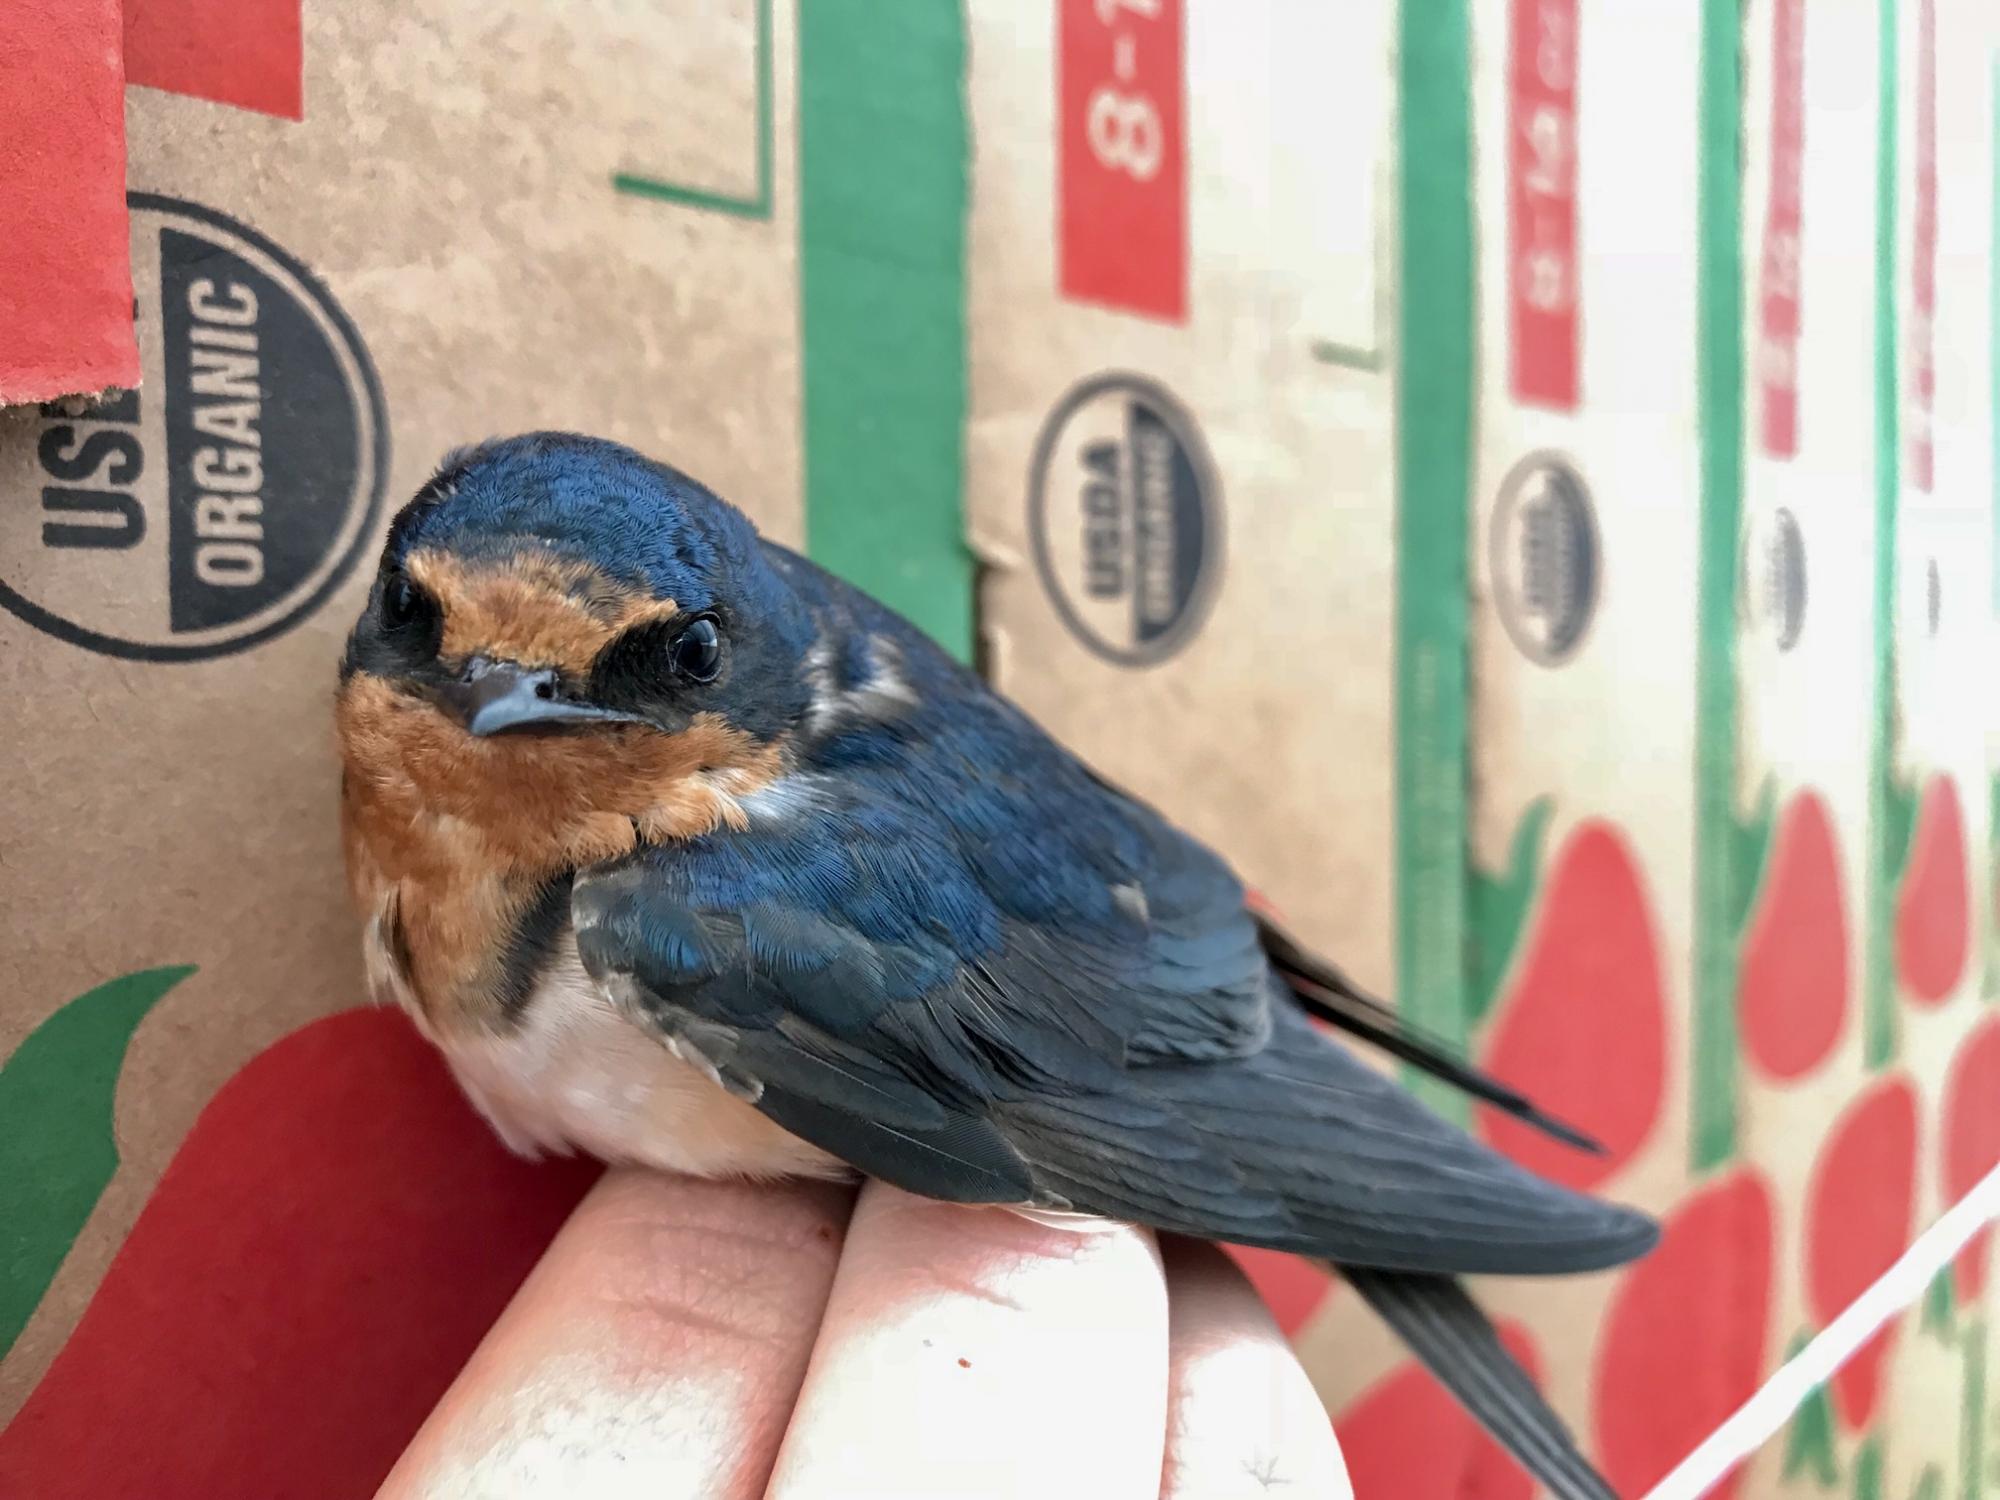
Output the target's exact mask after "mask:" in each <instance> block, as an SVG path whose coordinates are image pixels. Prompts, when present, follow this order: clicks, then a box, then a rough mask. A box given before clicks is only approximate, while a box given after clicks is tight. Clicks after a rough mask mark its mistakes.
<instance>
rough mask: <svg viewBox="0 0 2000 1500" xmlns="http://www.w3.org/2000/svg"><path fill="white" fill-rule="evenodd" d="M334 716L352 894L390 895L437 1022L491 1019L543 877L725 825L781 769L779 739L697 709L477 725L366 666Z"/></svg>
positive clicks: (370, 904)
mask: <svg viewBox="0 0 2000 1500" xmlns="http://www.w3.org/2000/svg"><path fill="white" fill-rule="evenodd" d="M335 722H336V725H337V729H338V733H339V737H340V751H341V759H342V762H343V766H344V772H345V774H344V775H343V777H342V788H341V792H342V795H341V818H342V825H343V834H344V843H345V846H346V850H347V857H348V866H349V874H350V878H351V880H352V882H353V886H354V892H355V896H356V899H357V901H358V902H359V904H360V905H361V906H362V908H363V910H364V911H366V912H369V913H371V914H372V913H374V912H376V911H378V910H380V909H382V907H383V906H384V904H385V903H391V902H393V905H394V908H395V910H396V911H397V913H398V914H399V919H400V925H401V936H402V939H403V942H404V945H405V948H406V950H407V954H408V962H409V968H410V976H409V977H410V980H411V983H412V986H413V988H414V990H415V992H416V998H417V1001H418V1003H419V1004H420V1006H421V1007H422V1009H423V1012H424V1014H425V1016H426V1018H427V1019H428V1020H429V1021H430V1023H431V1024H432V1026H433V1027H436V1028H446V1027H448V1026H449V1025H451V1024H453V1022H454V1021H456V1022H457V1023H458V1024H468V1023H469V1024H490V1023H491V1022H492V1021H493V1020H494V1019H495V1016H494V1014H493V1002H492V1001H491V999H490V985H489V982H488V981H489V980H490V977H491V975H492V973H493V972H494V971H493V965H494V964H495V963H496V962H497V958H498V955H499V953H500V952H501V950H502V948H503V947H504V945H505V942H506V940H507V936H508V934H509V933H510V932H511V931H512V929H513V925H514V924H515V923H516V922H518V921H519V920H520V917H521V914H522V913H523V912H524V911H525V910H526V909H527V906H528V904H529V902H530V901H532V899H533V898H534V895H535V893H536V892H537V891H539V890H540V889H541V888H542V887H543V885H544V884H545V883H546V882H547V881H548V880H549V879H550V878H552V877H554V876H556V875H558V874H560V873H562V872H563V871H565V870H574V869H577V868H580V867H581V866H584V865H589V864H595V863H598V862H599V861H602V860H607V859H615V858H617V857H619V856H621V855H624V854H629V853H631V852H632V851H633V850H634V849H636V848H637V847H638V846H639V845H640V844H641V843H642V842H647V843H658V842H668V841H671V840H675V839H684V838H692V837H695V836H697V835H699V834H703V833H708V832H711V831H713V830H714V829H716V828H718V827H723V826H733V827H740V826H742V824H743V821H744V814H743V811H742V808H741V806H740V805H739V803H738V800H737V799H738V798H740V797H742V796H745V795H747V794H748V793H750V792H754V791H756V790H757V789H758V788H759V787H762V786H767V785H769V784H770V783H771V782H772V781H773V780H775V779H776V778H777V777H778V776H780V775H781V774H783V771H784V752H783V750H782V749H781V748H780V747H779V746H778V745H775V744H763V743H760V742H758V741H757V740H754V739H752V738H751V737H750V736H749V735H747V734H744V733H743V732H742V731H740V730H737V729H732V728H730V727H729V726H728V725H727V724H725V723H723V722H722V721H721V720H720V719H717V718H714V717H712V716H709V715H700V716H698V717H697V718H696V719H695V720H694V722H693V723H692V724H691V725H690V726H689V727H688V728H687V729H685V730H683V731H682V732H680V733H678V734H667V733H665V732H663V731H661V730H658V729H652V728H648V727H646V726H644V725H637V724H618V725H606V726H603V727H601V728H597V727H593V728H589V729H585V730H581V731H578V732H576V733H566V734H556V735H505V734H503V735H495V736H493V737H491V738H488V739H479V738H476V737H474V736H472V735H470V734H467V733H466V732H465V730H464V729H463V728H461V727H460V726H459V725H458V724H456V723H454V722H453V721H452V720H450V719H449V718H447V717H446V716H445V715H444V714H442V713H441V712H439V711H438V710H437V709H436V708H434V707H432V706H431V705H430V704H429V703H426V702H424V701H423V700H421V699H418V698H415V697H412V696H410V695H408V694H405V693H402V692H399V691H397V690H396V689H395V688H394V687H392V686H391V685H390V684H388V683H387V682H384V681H383V680H381V679H380V678H376V677H370V676H367V675H365V674H357V675H355V676H353V677H350V678H349V679H348V680H347V682H346V683H345V684H344V685H343V686H342V688H341V690H340V696H339V699H338V702H337V705H336V709H335Z"/></svg>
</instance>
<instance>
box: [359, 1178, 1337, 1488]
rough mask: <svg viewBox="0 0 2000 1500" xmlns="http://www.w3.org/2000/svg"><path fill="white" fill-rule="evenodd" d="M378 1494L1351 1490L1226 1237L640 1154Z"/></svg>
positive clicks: (592, 1200)
mask: <svg viewBox="0 0 2000 1500" xmlns="http://www.w3.org/2000/svg"><path fill="white" fill-rule="evenodd" d="M380 1493H381V1496H382V1497H383V1500H409V1497H418V1496H422V1497H426V1500H428V1497H457V1496H480V1497H486V1496H509V1497H516V1496H518V1497H523V1500H539V1497H543V1496H547V1497H551V1500H553V1497H557V1496H574V1495H589V1496H592V1497H593V1500H625V1497H627V1496H630V1497H634V1500H637V1497H639V1496H645V1497H648V1500H675V1497H681V1496H688V1497H693V1496H701V1497H704V1500H708V1497H713V1500H754V1497H758V1496H766V1495H768V1496H772V1497H776V1500H806V1497H812V1500H822V1497H825V1500H832V1497H849V1496H853V1497H860V1496H868V1497H871V1500H873V1497H902V1496H907V1497H916V1496H923V1497H926V1500H939V1497H948V1496H950V1497H961V1496H962V1497H968V1500H989V1497H990V1500H998V1497H1002V1496H1006V1497H1015V1496H1026V1497H1032V1500H1055V1497H1061V1496H1072V1495H1074V1496H1084V1495H1087V1496H1090V1497H1092V1500H1125V1497H1131V1500H1155V1497H1165V1500H1194V1497H1202V1500H1235V1497H1238V1496H1242V1497H1246V1500H1250V1497H1254V1500H1269V1497H1271V1496H1296V1497H1299V1500H1341V1497H1351V1495H1352V1491H1351V1489H1350V1487H1349V1485H1348V1481H1347V1477H1346V1472H1345V1470H1344V1468H1343V1467H1342V1465H1341V1461H1340V1454H1339V1451H1338V1448H1337V1446H1336V1444H1335V1442H1334V1437H1333V1433H1332V1429H1331V1427H1330V1425H1329V1423H1328V1421H1327V1418H1326V1414H1325V1412H1324V1411H1323V1409H1322V1408H1321V1405H1320V1402H1319V1400H1318V1398H1317V1396H1316V1395H1315V1393H1314V1391H1313V1389H1312V1387H1311V1385H1310V1383H1309V1382H1308V1381H1307V1379H1306V1376H1305V1374H1304V1372H1303V1370H1301V1369H1300V1367H1299V1364H1298V1361H1297V1360H1296V1359H1295V1358H1294V1357H1293V1355H1292V1353H1291V1351H1290V1349H1289V1348H1288V1347H1287V1345H1286V1343H1285V1341H1284V1338H1283V1337H1282V1335H1281V1334H1280V1333H1279V1331H1278V1329H1277V1327H1276V1326H1275V1325H1274V1324H1273V1323H1272V1321H1271V1318H1270V1315H1269V1314H1268V1313H1267V1312H1266V1311H1265V1309H1264V1307H1263V1304H1262V1303H1261V1302H1260V1301H1259V1300H1258V1297H1257V1294H1256V1292H1255V1291H1254V1290H1252V1288H1251V1287H1250V1285H1249V1283H1248V1282H1246V1281H1245V1280H1244V1278H1243V1276H1242V1275H1241V1273H1240V1272H1238V1271H1237V1270H1236V1268H1235V1266H1234V1265H1233V1263H1231V1262H1230V1261H1229V1260H1228V1258H1227V1257H1226V1256H1224V1255H1223V1254H1222V1252H1221V1251H1219V1250H1217V1249H1215V1248H1214V1247H1213V1246H1209V1245H1203V1244H1197V1243H1194V1242H1191V1241H1185V1240H1175V1239H1166V1240H1159V1239H1156V1238H1155V1237H1154V1236H1153V1235H1152V1234H1150V1233H1149V1232H1147V1231H1144V1230H1139V1229H1132V1228H1128V1227H1125V1226H1110V1225H1106V1226H1094V1227H1092V1228H1090V1229H1088V1230H1084V1231H1079V1230H1077V1229H1074V1228H1068V1227H1054V1226H1049V1225H1044V1224H1039V1223H1035V1222H1031V1221H1030V1220H1028V1219H1025V1218H1022V1217H1020V1216H1018V1215H1016V1214H1013V1213H1010V1212H1008V1211H1006V1210H1002V1209H990V1208H987V1209H973V1208H959V1207H953V1206H949V1205H945V1204H939V1203H932V1202H929V1201H926V1200H923V1199H919V1198H913V1197H911V1196H909V1195H908V1194H906V1193H902V1192H899V1191H898V1190H896V1189H894V1188H890V1187H886V1186H883V1185H881V1184H879V1183H870V1184H868V1185H867V1186H865V1187H863V1188H861V1189H860V1191H859V1193H858V1195H857V1193H856V1191H855V1190H854V1189H853V1188H851V1187H847V1186H842V1185H838V1184H832V1183H808V1182H794V1183H788V1184H784V1185H775V1186H773V1185H750V1184H744V1183H737V1182H724V1181H697V1180H694V1179H690V1178H683V1177H673V1176H668V1175H665V1174H662V1173H657V1172H651V1171H641V1170H636V1169H615V1170H613V1171H610V1172H608V1173H607V1174H606V1175H605V1177H604V1178H603V1180H602V1181H601V1182H600V1183H599V1184H598V1185H597V1186H596V1187H595V1188H594V1189H593V1190H592V1191H591V1193H590V1194H589V1195H588V1196H587V1197H586V1198H585V1200H584V1202H583V1203H582V1205H581V1206H579V1208H578V1209H577V1211H576V1213H575V1214H574V1216H573V1217H572V1218H571V1219H570V1221H569V1223H568V1224H567V1225H566V1226H565V1227H564V1228H563V1230H562V1232H561V1233H560V1234H558V1235H557V1237H556V1239H555V1242H554V1243H553V1244H552V1245H551V1246H550V1247H549V1250H548V1252H547V1254H546V1255H544V1257H543V1258H542V1261H541V1264H540V1265H539V1266H538V1267H537V1268H536V1269H535V1271H534V1273H533V1274H532V1275H531V1276H530V1277H529V1278H528V1280H527V1282H526V1283H525V1284H524V1285H523V1286H522V1288H521V1290H520V1291H519V1292H518V1293H517V1294H516V1296H515V1298H514V1300H513V1302H512V1304H511V1305H510V1306H509V1307H508V1308H507V1310H506V1311H505V1312H504V1313H503V1314H502V1315H501V1317H500V1320H499V1321H498V1322H497V1323H496V1324H495V1325H494V1326H493V1328H492V1329H491V1331H490V1332H489V1333H488V1334H487V1336H486V1339H485V1341H484V1342H483V1343H482V1344H481V1345H480V1347H479V1349H478V1351H477V1352H476V1353H475V1354H474V1355H473V1357H472V1359H471V1361H470V1362H469V1363H468V1364H467V1365H466V1367H465V1369H464V1370H463V1371H462V1372H461V1373H460V1375H459V1377H458V1380H457V1381H456V1382H455V1383H454V1384H453V1385H452V1387H451V1389H450V1390H449V1391H448V1392H447V1393H446V1394H445V1397H444V1399H443V1400H442V1401H441V1402H440V1403H439V1404H438V1407H437V1410H436V1411H435V1412H433V1413H432V1414H431V1417H430V1419H429V1421H428V1422H426V1423H425V1425H424V1427H423V1429H422V1431H420V1432H419V1433H418V1434H417V1437H416V1439H415V1440H414V1441H413V1442H412V1443H411V1445H410V1447H409V1450H408V1451H407V1452H406V1453H405V1454H404V1455H403V1457H402V1460H401V1461H400V1462H399V1463H398V1464H397V1466H396V1469H395V1471H394V1472H393V1473H392V1474H391V1475H390V1476H389V1478H388V1480H387V1481H386V1482H385V1484H384V1485H383V1488H382V1490H381V1492H380Z"/></svg>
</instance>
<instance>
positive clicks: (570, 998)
mask: <svg viewBox="0 0 2000 1500" xmlns="http://www.w3.org/2000/svg"><path fill="white" fill-rule="evenodd" d="M437 1040H438V1042H439V1045H440V1047H441V1048H442V1050H443V1052H444V1054H445V1057H446V1058H447V1059H448V1060H449V1061H450V1063H451V1067H452V1071H453V1072H454V1073H456V1074H457V1075H458V1081H459V1083H460V1085H461V1086H462V1087H463V1088H464V1089H465V1092H466V1095H467V1096H468V1097H469V1098H470V1099H471V1100H472V1102H473V1103H474V1104H475V1105H477V1106H478V1108H479V1111H480V1113H481V1114H483V1115H485V1116H486V1118H487V1119H488V1120H489V1121H491V1122H492V1124H493V1128H494V1129H495V1130H496V1131H497V1132H499V1135H500V1138H501V1139H502V1140H503V1141H505V1142H506V1143H507V1145H508V1146H509V1147H511V1148H512V1149H513V1150H515V1151H518V1152H520V1153H521V1154H522V1155H524V1156H539V1155H541V1154H542V1153H543V1152H545V1151H552V1152H557V1153H567V1152H570V1151H583V1152H586V1153H588V1154H589V1155H591V1156H596V1157H599V1158H601V1159H603V1160H605V1161H610V1162H633V1163H637V1164H640V1165H644V1166H651V1167H659V1168H662V1169H665V1170H667V1171H673V1172H686V1173H690V1174H692V1175H694V1176H697V1177H757V1178H776V1177H797V1176H807V1177H835V1178H837V1177H847V1176H852V1175H853V1173H852V1170H851V1169H850V1168H848V1167H847V1166H846V1165H845V1164H844V1163H842V1162H840V1161H839V1160H838V1159H836V1158H835V1157H832V1156H830V1155H828V1154H827V1153H826V1152H824V1151H822V1150H820V1149H819V1148H818V1147H817V1146H812V1145H808V1144H807V1143H806V1142H804V1141H802V1140H800V1139H799V1138H798V1137H797V1136H795V1135H793V1134H791V1133H790V1132H789V1131H787V1130H785V1129H784V1128H783V1127H782V1126H779V1125H776V1124H774V1123H773V1122H771V1121H770V1120H767V1119H766V1118H765V1117H764V1116H763V1115H761V1114H759V1113H758V1112H757V1111H756V1109H754V1108H753V1107H752V1106H750V1105H749V1104H746V1103H745V1102H744V1101H743V1100H741V1099H738V1098H736V1097H735V1096H734V1095H733V1094H730V1093H728V1092H727V1091H725V1090H724V1089H723V1088H722V1087H721V1085H719V1084H717V1083H716V1082H714V1080H712V1079H710V1078H709V1077H708V1076H707V1075H706V1074H704V1073H702V1072H700V1071H699V1070H697V1069H696V1068H694V1067H692V1066H690V1065H689V1064H687V1063H684V1062H682V1061H681V1060H680V1059H679V1058H677V1057H675V1056H674V1055H673V1053H672V1052H670V1051H669V1050H668V1049H667V1046H666V1044H665V1043H664V1042H663V1041H661V1040H660V1039H659V1038H658V1037H656V1036H654V1035H653V1034H652V1033H650V1032H647V1031H644V1030H642V1029H641V1028H640V1027H639V1026H638V1025H636V1024H635V1023H634V1022H632V1021H629V1020H627V1019H626V1018H625V1017H624V1016H623V1015H622V1014H620V1013H619V1011H618V1010H617V1008H616V1007H615V1006H613V1005H612V1003H611V1002H610V1001H609V1000H607V999H606V998H605V997H604V996H603V994H601V993H600V992H599V991H598V989H597V986H596V985H595V984H594V983H593V982H592V981H591V978H590V976H589V975H588V974H586V973H585V972H584V969H583V965H582V963H581V962H580V961H579V960H578V958H577V956H576V942H575V940H574V938H572V937H567V936H566V937H565V938H564V939H563V940H562V942H561V944H560V945H559V947H558V949H557V952H556V955H555V957H554V960H553V961H552V962H551V964H550V966H549V969H548V972H547V974H546V976H545V977H544V978H543V979H542V981H541V983H540V984H539V985H538V986H537V987H536V989H535V992H534V994H533V995H532V996H531V997H530V998H529V1001H528V1004H527V1005H526V1007H525V1008H524V1009H523V1011H522V1015H521V1024H520V1026H519V1027H518V1029H516V1030H514V1031H512V1032H510V1033H508V1034H507V1035H505V1036H491V1035H454V1036H448V1037H440V1038H438V1039H437Z"/></svg>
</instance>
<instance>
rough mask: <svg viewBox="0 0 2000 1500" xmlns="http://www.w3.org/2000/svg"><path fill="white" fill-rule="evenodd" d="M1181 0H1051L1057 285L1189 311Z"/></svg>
mask: <svg viewBox="0 0 2000 1500" xmlns="http://www.w3.org/2000/svg"><path fill="white" fill-rule="evenodd" d="M1182 5H1183V0H1060V6H1061V9H1060V11H1059V13H1058V14H1059V21H1060V27H1061V41H1060V46H1059V48H1058V55H1057V62H1056V75H1057V76H1056V98H1057V101H1058V103H1059V105H1060V107H1061V110H1062V120H1061V124H1060V126H1059V127H1058V133H1059V137H1060V147H1059V152H1058V162H1057V174H1058V177H1059V179H1060V185H1059V187H1058V190H1057V195H1056V196H1057V208H1056V212H1057V215H1058V223H1057V226H1056V239H1057V243H1058V244H1059V245H1060V246H1061V247H1062V249H1061V268H1060V272H1059V275H1060V278H1061V285H1062V293H1063V295H1064V296H1065V297H1068V298H1071V299H1072V300H1074V301H1078V302H1100V303H1103V304H1105V305H1106V306H1109V307H1118V308H1123V309H1125V310H1126V311H1128V312H1135V313H1142V314H1145V315H1146V316H1149V317H1155V318H1166V319H1169V320H1171V321H1173V322H1176V323H1178V322H1181V321H1183V320H1184V319H1185V318H1186V317H1187V133H1186V125H1185V114H1186V111H1185V98H1184V96H1185V92H1186V88H1185V72H1184V70H1183V68H1182V63H1181V48H1182V36H1183V34H1184V27H1183V16H1182Z"/></svg>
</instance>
